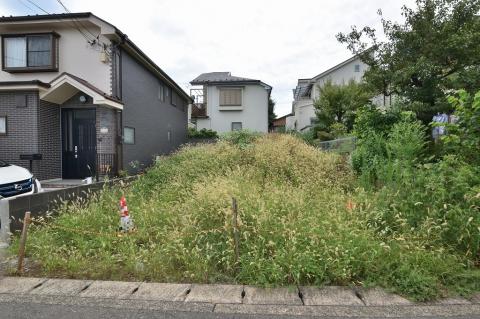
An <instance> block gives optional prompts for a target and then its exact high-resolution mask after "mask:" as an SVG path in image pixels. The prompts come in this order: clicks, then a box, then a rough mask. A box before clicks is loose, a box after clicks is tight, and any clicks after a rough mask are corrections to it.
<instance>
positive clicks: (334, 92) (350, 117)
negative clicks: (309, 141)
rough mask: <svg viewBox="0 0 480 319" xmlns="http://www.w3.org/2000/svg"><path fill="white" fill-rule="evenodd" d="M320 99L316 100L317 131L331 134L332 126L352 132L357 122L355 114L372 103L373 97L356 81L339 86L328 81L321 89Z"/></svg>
mask: <svg viewBox="0 0 480 319" xmlns="http://www.w3.org/2000/svg"><path fill="white" fill-rule="evenodd" d="M319 91H320V97H319V98H318V99H317V100H315V102H314V106H315V109H316V112H315V113H316V115H317V130H321V131H326V132H330V131H331V130H332V126H334V127H336V129H337V130H338V125H335V124H341V125H343V126H344V127H345V129H346V131H348V132H350V131H351V130H352V128H353V122H354V120H355V112H356V110H357V109H359V108H360V107H362V106H365V105H367V104H369V103H370V98H371V95H370V94H369V93H368V90H367V89H366V88H365V87H364V86H363V85H362V84H359V83H356V82H355V81H354V80H350V81H349V82H348V83H347V84H344V85H337V84H333V83H332V82H331V81H327V82H326V83H325V84H324V85H323V86H321V87H319Z"/></svg>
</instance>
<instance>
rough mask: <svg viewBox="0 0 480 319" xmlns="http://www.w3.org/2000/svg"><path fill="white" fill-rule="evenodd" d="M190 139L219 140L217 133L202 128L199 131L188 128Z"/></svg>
mask: <svg viewBox="0 0 480 319" xmlns="http://www.w3.org/2000/svg"><path fill="white" fill-rule="evenodd" d="M188 137H190V138H218V134H217V132H216V131H213V130H210V129H205V128H202V129H201V130H200V131H198V130H197V129H195V128H192V127H189V128H188Z"/></svg>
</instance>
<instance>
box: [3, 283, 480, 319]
mask: <svg viewBox="0 0 480 319" xmlns="http://www.w3.org/2000/svg"><path fill="white" fill-rule="evenodd" d="M10 302H16V303H18V302H20V303H21V302H24V303H38V304H49V305H72V306H74V305H75V306H78V305H80V306H102V307H108V308H115V309H158V310H163V311H183V312H204V313H217V314H231V315H238V314H249V315H252V314H253V315H274V316H278V315H289V316H314V317H352V318H354V317H362V318H364V317H390V318H394V317H450V316H452V317H454V316H471V317H477V316H480V294H478V295H476V296H474V297H472V298H471V299H470V300H467V299H464V298H451V299H444V300H440V301H436V302H431V303H413V302H411V301H409V300H407V299H404V298H402V297H400V296H398V295H394V294H390V293H387V292H385V291H384V290H381V289H378V288H375V289H371V290H361V292H360V293H359V292H358V291H356V290H354V289H352V288H348V287H324V288H315V287H290V288H271V289H265V288H257V287H252V286H243V285H191V284H162V283H144V282H118V281H91V280H65V279H46V278H26V277H23V278H20V277H5V278H3V279H1V280H0V303H10Z"/></svg>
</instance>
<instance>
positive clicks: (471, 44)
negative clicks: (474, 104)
mask: <svg viewBox="0 0 480 319" xmlns="http://www.w3.org/2000/svg"><path fill="white" fill-rule="evenodd" d="M416 4H417V7H416V9H410V8H407V7H406V6H404V7H402V14H403V16H404V17H405V22H404V23H403V24H400V23H396V22H392V21H389V20H386V19H385V18H383V16H382V12H381V11H380V10H379V12H378V14H379V16H380V19H381V22H382V25H383V33H384V37H385V39H386V40H385V41H379V39H378V37H377V33H376V30H375V29H373V28H371V27H368V26H367V27H364V28H362V29H358V28H357V27H355V26H354V27H352V30H351V32H350V33H348V34H344V33H339V34H338V35H337V39H338V40H339V41H340V42H341V43H344V44H346V45H347V47H348V49H349V50H351V51H352V52H353V53H354V54H358V55H359V56H360V58H361V59H362V60H363V61H364V62H365V63H366V64H367V65H368V66H369V69H368V70H367V71H366V72H365V75H364V80H365V82H366V83H367V84H368V86H369V87H370V88H372V89H373V90H374V91H375V93H376V94H384V95H385V96H390V95H397V96H399V97H402V98H404V99H405V100H407V101H408V102H414V103H411V105H414V106H416V107H414V108H415V109H414V110H413V111H415V112H416V113H417V116H419V117H420V118H422V119H423V120H427V121H430V120H431V115H432V114H433V113H435V112H437V111H444V110H447V109H451V107H450V105H449V104H448V103H447V99H446V97H447V95H448V93H449V90H455V89H459V88H467V89H468V90H469V91H471V92H474V91H476V90H478V88H479V85H480V19H479V18H478V13H479V11H480V0H417V1H416Z"/></svg>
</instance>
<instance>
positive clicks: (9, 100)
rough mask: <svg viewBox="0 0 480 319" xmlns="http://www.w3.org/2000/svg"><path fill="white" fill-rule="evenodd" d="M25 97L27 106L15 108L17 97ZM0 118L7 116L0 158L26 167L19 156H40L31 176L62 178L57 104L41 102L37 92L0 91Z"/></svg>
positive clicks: (1, 140)
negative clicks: (41, 157) (59, 162)
mask: <svg viewBox="0 0 480 319" xmlns="http://www.w3.org/2000/svg"><path fill="white" fill-rule="evenodd" d="M17 95H26V96H27V107H17V103H16V96H17ZM0 115H6V116H7V135H6V136H0V159H3V160H5V161H7V162H9V163H11V164H14V165H19V166H22V167H25V168H29V161H22V160H20V159H19V157H20V154H32V153H40V154H42V155H43V159H42V160H41V161H34V162H33V174H34V175H35V176H36V177H37V178H39V179H51V178H58V177H61V170H60V167H61V166H59V165H58V162H57V161H58V160H59V159H60V151H59V150H60V146H61V145H60V131H59V128H60V110H59V108H58V106H57V105H55V104H51V103H46V102H43V101H42V102H40V101H39V98H38V92H36V91H25V92H22V91H15V92H13V91H12V92H0Z"/></svg>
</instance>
